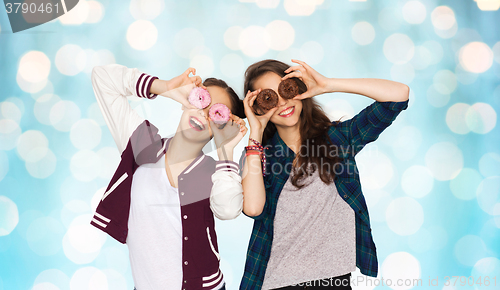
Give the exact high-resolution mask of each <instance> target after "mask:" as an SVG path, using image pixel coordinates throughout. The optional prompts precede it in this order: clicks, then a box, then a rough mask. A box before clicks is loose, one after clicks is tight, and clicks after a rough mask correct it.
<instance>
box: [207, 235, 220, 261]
mask: <svg viewBox="0 0 500 290" xmlns="http://www.w3.org/2000/svg"><path fill="white" fill-rule="evenodd" d="M207 238H208V243H209V244H210V248H211V249H212V252H213V253H214V255H215V256H216V257H217V260H219V261H220V255H219V253H217V251H216V250H215V247H214V244H213V243H212V237H211V236H210V229H209V228H208V227H207Z"/></svg>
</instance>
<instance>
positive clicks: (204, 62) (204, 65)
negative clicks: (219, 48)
mask: <svg viewBox="0 0 500 290" xmlns="http://www.w3.org/2000/svg"><path fill="white" fill-rule="evenodd" d="M189 66H190V67H194V68H196V75H198V76H200V77H201V78H202V79H204V78H207V77H209V76H210V75H212V73H213V72H214V61H213V60H212V58H211V57H209V56H207V55H202V54H199V55H196V56H194V57H193V59H191V62H190V63H189Z"/></svg>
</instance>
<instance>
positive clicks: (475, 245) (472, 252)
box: [454, 235, 486, 267]
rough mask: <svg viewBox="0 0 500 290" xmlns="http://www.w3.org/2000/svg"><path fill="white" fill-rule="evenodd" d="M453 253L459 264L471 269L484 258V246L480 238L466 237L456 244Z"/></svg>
mask: <svg viewBox="0 0 500 290" xmlns="http://www.w3.org/2000/svg"><path fill="white" fill-rule="evenodd" d="M454 252H455V257H456V258H457V260H458V261H459V262H460V263H461V264H463V265H466V266H469V267H472V266H474V264H475V263H476V262H477V261H478V260H479V259H482V258H484V257H485V256H486V245H485V244H484V242H483V240H482V239H481V238H480V237H478V236H475V235H467V236H463V237H462V238H461V239H460V240H458V242H456V244H455V247H454Z"/></svg>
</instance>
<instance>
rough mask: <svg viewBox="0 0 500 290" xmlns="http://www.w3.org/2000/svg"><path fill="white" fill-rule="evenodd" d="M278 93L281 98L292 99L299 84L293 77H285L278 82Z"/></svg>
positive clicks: (297, 90) (297, 91) (297, 92)
mask: <svg viewBox="0 0 500 290" xmlns="http://www.w3.org/2000/svg"><path fill="white" fill-rule="evenodd" d="M278 93H279V94H280V96H281V97H282V98H283V99H293V98H294V97H295V96H296V95H298V94H299V85H297V82H296V81H295V80H293V79H286V80H284V81H281V82H280V84H279V86H278Z"/></svg>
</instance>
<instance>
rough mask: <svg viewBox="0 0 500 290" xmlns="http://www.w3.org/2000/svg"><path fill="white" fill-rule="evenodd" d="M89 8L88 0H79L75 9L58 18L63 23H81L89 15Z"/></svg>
mask: <svg viewBox="0 0 500 290" xmlns="http://www.w3.org/2000/svg"><path fill="white" fill-rule="evenodd" d="M89 10H90V7H89V4H88V2H87V1H85V0H81V1H78V4H77V5H76V6H75V7H74V8H73V9H71V10H70V11H68V12H67V13H65V14H64V15H62V16H60V17H59V18H57V19H59V21H61V23H62V24H63V25H81V24H82V23H83V22H85V20H87V18H88V17H89Z"/></svg>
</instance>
